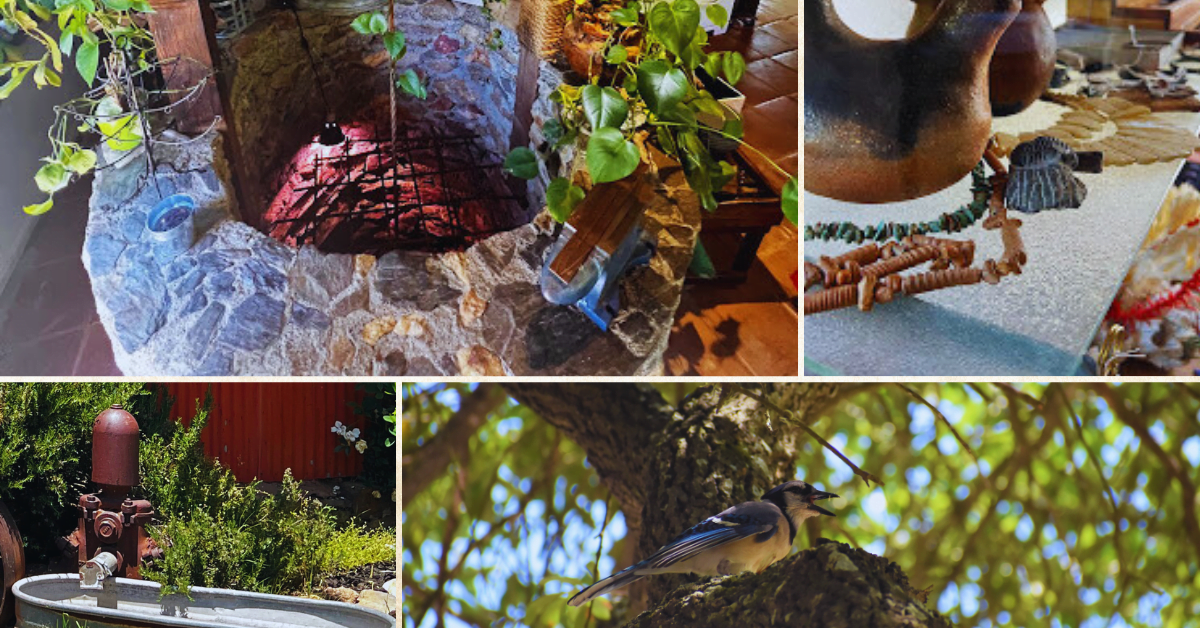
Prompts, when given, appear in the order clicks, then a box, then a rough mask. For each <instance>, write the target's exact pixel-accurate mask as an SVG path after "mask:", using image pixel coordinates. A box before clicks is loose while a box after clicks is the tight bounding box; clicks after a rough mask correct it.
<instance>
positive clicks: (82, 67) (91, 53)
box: [75, 41, 100, 87]
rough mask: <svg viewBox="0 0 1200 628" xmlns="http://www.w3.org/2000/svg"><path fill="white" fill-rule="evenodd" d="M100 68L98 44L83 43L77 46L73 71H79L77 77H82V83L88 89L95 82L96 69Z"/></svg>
mask: <svg viewBox="0 0 1200 628" xmlns="http://www.w3.org/2000/svg"><path fill="white" fill-rule="evenodd" d="M99 66H100V44H99V43H97V42H90V41H85V42H83V43H82V44H80V45H79V51H78V52H77V53H75V69H76V70H79V76H81V77H83V80H84V82H86V83H87V84H88V87H91V86H92V83H93V82H95V80H96V68H98V67H99Z"/></svg>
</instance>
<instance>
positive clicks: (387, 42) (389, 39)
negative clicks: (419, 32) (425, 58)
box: [383, 31, 408, 61]
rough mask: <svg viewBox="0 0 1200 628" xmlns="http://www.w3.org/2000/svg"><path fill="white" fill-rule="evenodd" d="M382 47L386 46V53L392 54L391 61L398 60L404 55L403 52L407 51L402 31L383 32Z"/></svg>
mask: <svg viewBox="0 0 1200 628" xmlns="http://www.w3.org/2000/svg"><path fill="white" fill-rule="evenodd" d="M383 47H384V48H387V51H388V54H389V55H391V56H392V60H393V61H399V60H400V59H401V58H402V57H403V56H404V53H405V52H407V51H408V44H407V42H406V40H405V38H404V33H401V32H400V31H392V32H390V33H384V35H383Z"/></svg>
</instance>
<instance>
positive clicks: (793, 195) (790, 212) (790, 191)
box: [782, 177, 800, 225]
mask: <svg viewBox="0 0 1200 628" xmlns="http://www.w3.org/2000/svg"><path fill="white" fill-rule="evenodd" d="M782 197H783V215H784V216H785V217H787V219H788V220H790V221H792V224H793V225H799V224H800V184H799V183H798V182H797V181H796V177H792V178H790V179H788V181H787V183H785V184H783V194H782Z"/></svg>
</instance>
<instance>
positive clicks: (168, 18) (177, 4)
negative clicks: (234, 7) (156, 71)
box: [148, 0, 222, 134]
mask: <svg viewBox="0 0 1200 628" xmlns="http://www.w3.org/2000/svg"><path fill="white" fill-rule="evenodd" d="M150 6H151V7H153V8H154V13H150V14H149V15H148V17H149V19H150V31H151V33H153V34H154V43H155V47H156V48H157V49H158V58H159V59H161V60H163V61H169V60H172V59H179V60H180V61H179V65H178V67H177V68H176V69H175V70H174V71H172V72H166V73H165V74H166V75H167V76H165V77H164V78H166V80H167V88H168V89H171V90H189V89H191V87H192V86H193V85H196V84H197V83H199V82H201V81H205V82H206V84H205V87H204V88H203V89H202V90H201V92H200V93H199V94H197V97H196V99H195V100H193V101H191V102H189V103H188V104H186V105H184V106H183V107H180V110H179V114H178V116H179V117H178V122H179V130H180V131H182V132H184V133H188V134H195V133H201V132H203V131H204V130H205V129H207V128H208V127H209V126H210V125H211V124H212V121H213V119H214V118H215V117H216V116H219V115H221V113H222V112H221V99H220V95H219V94H218V93H217V86H216V80H215V79H214V78H212V77H211V76H209V75H211V74H213V68H214V65H213V51H214V50H216V37H215V36H214V35H212V34H211V33H212V31H211V30H210V29H211V28H213V27H215V25H209V27H210V28H206V27H205V26H206V25H205V23H204V22H205V20H204V11H203V10H202V7H201V6H200V2H199V0H150ZM203 8H205V9H206V8H207V7H203ZM209 15H210V16H211V11H210V12H209ZM189 60H190V61H189ZM193 61H194V62H195V63H192V62H193ZM206 76H209V78H208V79H207V80H206V79H205V77H206ZM182 95H183V94H178V95H173V96H172V98H173V99H178V98H180V97H181V96H182Z"/></svg>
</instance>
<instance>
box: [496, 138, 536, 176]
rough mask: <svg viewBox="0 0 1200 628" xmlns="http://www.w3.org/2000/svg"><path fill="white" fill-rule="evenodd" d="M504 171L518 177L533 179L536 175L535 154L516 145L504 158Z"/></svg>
mask: <svg viewBox="0 0 1200 628" xmlns="http://www.w3.org/2000/svg"><path fill="white" fill-rule="evenodd" d="M504 171H505V172H507V173H509V174H511V175H512V176H514V177H517V178H520V179H525V180H529V179H533V178H535V177H537V176H538V159H537V155H536V154H534V152H533V151H531V150H529V149H528V148H525V147H524V146H518V147H516V148H514V149H512V152H510V153H508V156H507V157H505V158H504Z"/></svg>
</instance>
